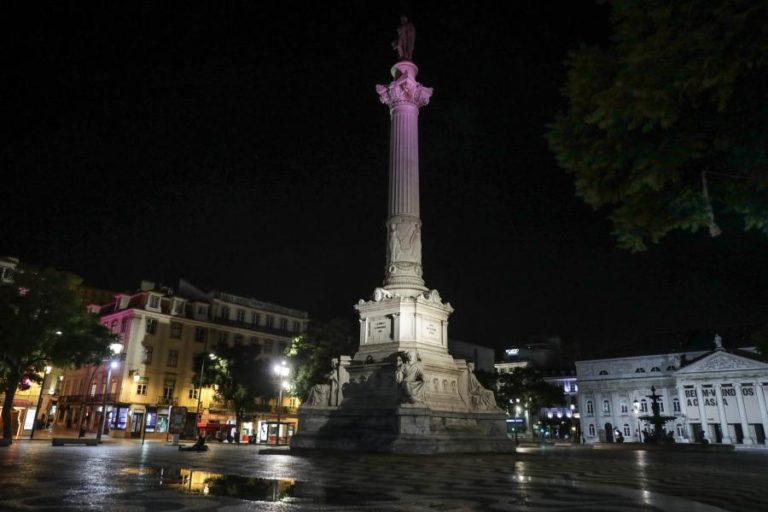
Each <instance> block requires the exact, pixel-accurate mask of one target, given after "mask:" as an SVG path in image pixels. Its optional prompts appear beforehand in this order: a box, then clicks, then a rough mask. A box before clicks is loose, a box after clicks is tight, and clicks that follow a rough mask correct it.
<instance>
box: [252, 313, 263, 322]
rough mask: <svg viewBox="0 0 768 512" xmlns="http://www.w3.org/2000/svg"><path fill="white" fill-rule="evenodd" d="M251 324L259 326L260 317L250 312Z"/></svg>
mask: <svg viewBox="0 0 768 512" xmlns="http://www.w3.org/2000/svg"><path fill="white" fill-rule="evenodd" d="M251 323H252V324H253V325H259V324H260V323H261V315H260V314H258V313H257V312H256V311H251Z"/></svg>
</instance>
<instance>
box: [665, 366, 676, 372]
mask: <svg viewBox="0 0 768 512" xmlns="http://www.w3.org/2000/svg"><path fill="white" fill-rule="evenodd" d="M675 370H677V368H675V367H674V366H672V365H670V366H667V371H668V372H673V371H675Z"/></svg>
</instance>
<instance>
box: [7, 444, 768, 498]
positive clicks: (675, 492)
mask: <svg viewBox="0 0 768 512" xmlns="http://www.w3.org/2000/svg"><path fill="white" fill-rule="evenodd" d="M206 492H207V494H205V493H206ZM0 509H1V510H51V511H54V510H56V511H60V510H119V511H141V510H148V511H161V510H279V511H308V510H366V511H368V510H382V511H411V510H446V511H464V510H532V511H537V510H549V511H553V510H568V511H587V510H589V511H603V510H665V511H667V510H683V511H714V510H734V511H742V510H743V511H746V510H754V511H757V510H761V511H762V510H768V451H765V450H755V451H739V452H717V453H715V452H712V453H702V452H687V451H686V452H683V451H656V450H633V449H629V447H626V448H623V449H592V448H587V447H545V448H535V447H530V448H522V447H521V448H519V451H518V453H516V454H509V455H448V456H415V457H408V456H387V455H362V454H361V455H357V454H346V455H330V454H323V455H316V456H296V455H291V454H289V453H288V452H287V451H277V450H269V451H266V450H263V448H262V451H260V449H259V447H257V446H253V445H245V446H235V445H222V444H216V443H214V444H212V445H211V449H210V450H209V451H208V452H205V453H194V452H179V451H178V450H177V449H176V448H174V447H171V446H168V445H166V444H164V443H159V442H152V443H147V444H146V445H144V446H141V445H140V444H139V443H137V442H132V441H122V442H117V441H115V442H108V443H105V444H104V445H102V446H99V447H81V446H64V447H52V446H51V445H50V442H44V441H35V442H28V441H27V442H25V441H22V442H16V443H14V444H13V445H12V446H10V447H7V448H0Z"/></svg>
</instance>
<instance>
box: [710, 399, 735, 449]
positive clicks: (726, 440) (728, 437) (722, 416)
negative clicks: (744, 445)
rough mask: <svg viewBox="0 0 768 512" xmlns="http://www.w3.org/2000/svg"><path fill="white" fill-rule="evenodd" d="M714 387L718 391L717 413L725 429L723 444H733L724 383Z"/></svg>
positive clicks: (723, 429)
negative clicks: (726, 412) (724, 396)
mask: <svg viewBox="0 0 768 512" xmlns="http://www.w3.org/2000/svg"><path fill="white" fill-rule="evenodd" d="M714 388H715V390H716V391H717V394H716V395H715V399H716V400H717V415H718V416H720V430H722V431H723V444H733V440H732V439H731V431H730V430H728V421H727V420H726V418H725V407H723V388H722V384H715V385H714Z"/></svg>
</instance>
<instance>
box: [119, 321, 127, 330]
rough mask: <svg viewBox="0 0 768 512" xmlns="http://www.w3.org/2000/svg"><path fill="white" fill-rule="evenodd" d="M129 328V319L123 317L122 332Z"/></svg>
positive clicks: (121, 322)
mask: <svg viewBox="0 0 768 512" xmlns="http://www.w3.org/2000/svg"><path fill="white" fill-rule="evenodd" d="M127 330H128V319H127V318H123V319H122V320H120V332H125V331H127Z"/></svg>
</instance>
